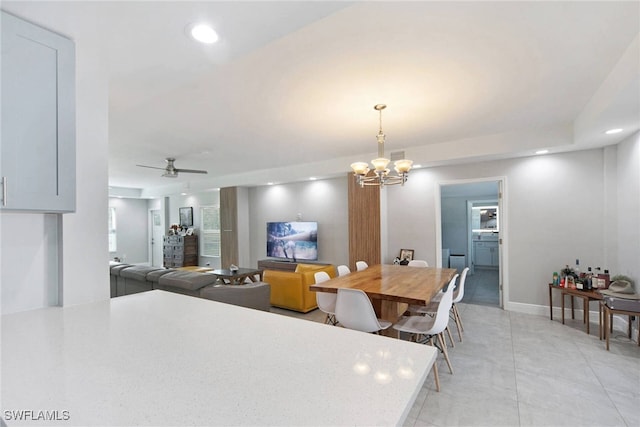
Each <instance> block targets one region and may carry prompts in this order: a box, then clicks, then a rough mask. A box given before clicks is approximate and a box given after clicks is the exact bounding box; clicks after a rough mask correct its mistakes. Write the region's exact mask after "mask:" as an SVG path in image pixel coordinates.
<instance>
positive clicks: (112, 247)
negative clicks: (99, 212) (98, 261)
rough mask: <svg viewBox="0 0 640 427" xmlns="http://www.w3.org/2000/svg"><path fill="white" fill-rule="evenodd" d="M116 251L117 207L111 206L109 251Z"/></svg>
mask: <svg viewBox="0 0 640 427" xmlns="http://www.w3.org/2000/svg"><path fill="white" fill-rule="evenodd" d="M115 251H116V208H109V252H115Z"/></svg>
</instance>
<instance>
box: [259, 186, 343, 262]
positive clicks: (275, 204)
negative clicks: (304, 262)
mask: <svg viewBox="0 0 640 427" xmlns="http://www.w3.org/2000/svg"><path fill="white" fill-rule="evenodd" d="M346 179H347V178H346V177H343V178H335V179H327V180H318V181H312V182H297V183H292V184H283V185H273V186H265V187H254V188H250V189H249V206H250V213H249V216H250V221H249V222H250V240H251V266H257V264H258V260H261V259H265V258H266V257H267V253H266V252H267V236H266V231H267V222H269V221H296V220H301V221H317V222H318V261H320V262H326V263H331V264H336V265H337V264H348V263H349V224H348V220H347V218H348V198H347V181H346ZM298 214H300V215H301V218H300V219H298V217H297V216H298Z"/></svg>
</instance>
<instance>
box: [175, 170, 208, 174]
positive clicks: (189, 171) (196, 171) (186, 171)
mask: <svg viewBox="0 0 640 427" xmlns="http://www.w3.org/2000/svg"><path fill="white" fill-rule="evenodd" d="M174 171H176V172H184V173H209V172H207V171H202V170H197V169H174Z"/></svg>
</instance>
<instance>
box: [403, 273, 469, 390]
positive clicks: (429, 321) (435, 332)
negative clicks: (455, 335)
mask: <svg viewBox="0 0 640 427" xmlns="http://www.w3.org/2000/svg"><path fill="white" fill-rule="evenodd" d="M457 278H458V275H457V274H456V275H455V276H453V278H452V279H451V281H450V282H449V286H448V287H447V291H446V292H445V293H444V295H443V296H442V299H441V300H440V302H439V304H438V309H437V311H436V314H435V316H434V317H431V316H405V317H403V318H402V319H401V320H400V321H398V323H396V324H395V325H393V329H395V330H397V331H399V332H405V333H409V334H411V338H412V341H415V342H420V343H423V344H424V343H427V342H428V343H429V344H430V345H434V342H433V339H434V338H436V339H437V343H436V344H435V346H436V347H438V348H439V349H440V352H442V354H443V355H444V358H445V360H446V361H447V365H448V366H449V372H451V374H453V367H452V366H451V360H449V353H448V352H447V346H446V344H445V342H444V336H443V332H444V331H445V329H446V327H447V324H448V323H449V311H450V310H451V306H452V304H453V289H454V287H455V282H456V279H457ZM433 375H434V379H435V382H436V390H438V391H440V378H439V377H438V368H437V366H436V362H434V363H433Z"/></svg>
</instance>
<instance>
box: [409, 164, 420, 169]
mask: <svg viewBox="0 0 640 427" xmlns="http://www.w3.org/2000/svg"><path fill="white" fill-rule="evenodd" d="M421 167H422V165H413V166H411V169H420V168H421Z"/></svg>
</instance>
